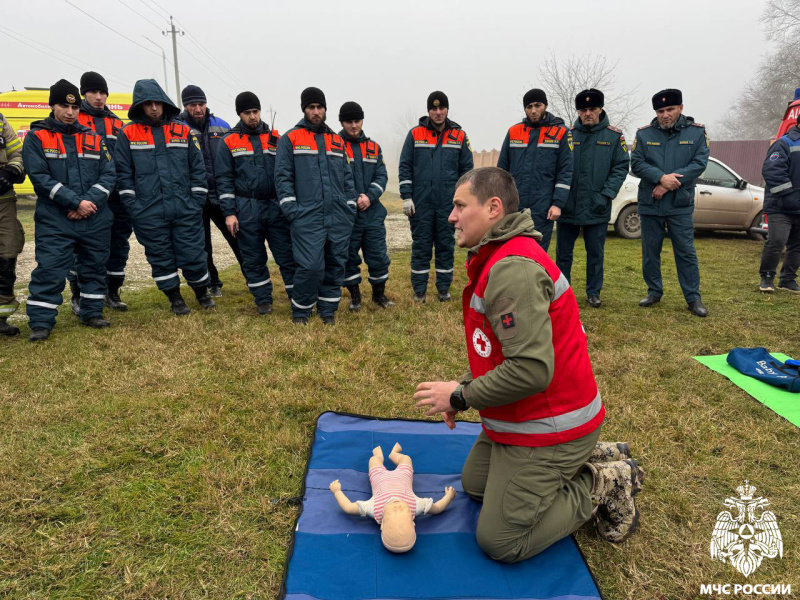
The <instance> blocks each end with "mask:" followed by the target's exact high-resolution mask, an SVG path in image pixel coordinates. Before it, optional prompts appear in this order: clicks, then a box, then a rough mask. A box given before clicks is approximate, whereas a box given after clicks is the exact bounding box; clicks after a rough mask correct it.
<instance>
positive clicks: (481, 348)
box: [472, 327, 492, 358]
mask: <svg viewBox="0 0 800 600" xmlns="http://www.w3.org/2000/svg"><path fill="white" fill-rule="evenodd" d="M472 346H473V347H474V348H475V352H477V353H478V355H479V356H482V357H483V358H488V357H489V355H490V354H491V353H492V342H490V341H489V338H488V337H486V334H485V333H483V331H481V330H480V328H478V327H476V328H475V331H474V332H473V333H472Z"/></svg>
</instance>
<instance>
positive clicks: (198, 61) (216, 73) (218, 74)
mask: <svg viewBox="0 0 800 600" xmlns="http://www.w3.org/2000/svg"><path fill="white" fill-rule="evenodd" d="M178 47H180V48H181V49H182V50H183V51H184V56H188V57H189V58H191V59H192V60H193V61H195V62H196V63H197V64H198V65H200V66H201V67H203V68H205V69H208V70H209V71H211V72H212V73H213V74H215V75H217V76H218V77H219V76H220V73H219V72H218V71H215V70H214V69H212V68H211V65H209V64H204V63H202V62H201V61H200V60H199V59H198V58H196V57H195V56H194V55H193V54H192V53H191V52H189V51H187V50H186V48H184V47H183V46H182V45H181V44H180V42H179V43H178ZM219 82H220V83H222V84H224V85H226V86H227V87H228V88H230V89H231V90H233V91H234V92H236V91H237V90H236V88H234V87H233V86H231V85H230V83H228V82H227V81H225V80H223V79H222V78H221V77H220V79H219ZM226 93H227V92H226ZM237 93H238V92H237ZM229 95H230V94H229ZM230 96H231V98H233V95H230Z"/></svg>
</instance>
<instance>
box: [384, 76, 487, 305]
mask: <svg viewBox="0 0 800 600" xmlns="http://www.w3.org/2000/svg"><path fill="white" fill-rule="evenodd" d="M449 112H450V102H449V101H448V99H447V96H446V95H445V94H444V92H438V91H437V92H433V93H431V95H430V96H428V116H427V117H422V118H421V119H420V120H419V125H417V126H416V127H414V128H413V129H412V130H411V131H409V132H408V135H407V136H406V141H405V143H404V144H403V151H402V153H401V154H400V196H401V197H402V199H403V214H405V215H406V216H407V217H408V220H409V222H410V224H411V239H412V242H411V286H412V287H413V288H414V300H415V301H417V302H420V303H424V302H425V295H426V293H427V290H428V278H429V274H430V269H431V257H432V255H433V250H434V248H435V249H436V262H435V266H436V290H437V292H438V295H439V301H440V302H448V301H449V300H450V285H451V284H452V283H453V261H454V254H453V249H454V247H455V240H454V238H453V233H454V231H455V230H454V228H453V225H452V224H451V223H449V222H448V220H447V218H448V216H449V215H450V210H451V205H452V202H453V193H454V192H455V185H456V181H457V180H458V178H459V177H461V176H462V175H463V174H464V173H466V172H467V171H469V170H471V169H472V166H473V162H472V148H470V146H469V138H467V134H466V132H465V131H463V130H462V129H461V126H460V125H459V124H458V123H456V122H454V121H451V120H450V119H449V118H448V117H447V115H448V113H449Z"/></svg>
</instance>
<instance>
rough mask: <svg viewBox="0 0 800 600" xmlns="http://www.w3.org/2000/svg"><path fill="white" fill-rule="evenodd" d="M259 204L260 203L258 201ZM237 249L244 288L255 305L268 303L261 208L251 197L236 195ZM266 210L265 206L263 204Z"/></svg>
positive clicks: (265, 251) (269, 302) (268, 282)
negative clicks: (240, 259)
mask: <svg viewBox="0 0 800 600" xmlns="http://www.w3.org/2000/svg"><path fill="white" fill-rule="evenodd" d="M260 204H262V205H263V203H260ZM236 205H237V215H236V216H237V218H238V220H239V233H238V234H237V235H236V239H237V240H238V242H239V251H240V252H241V253H242V271H244V277H245V280H246V281H247V289H249V290H250V293H251V294H253V300H254V301H255V303H256V304H257V305H261V304H272V281H271V280H270V277H269V269H268V267H267V248H266V246H265V244H264V242H265V240H266V228H265V227H264V225H263V223H264V219H263V218H262V215H261V207H260V206H259V204H258V200H256V199H254V198H237V200H236ZM263 210H264V211H266V206H264V207H263Z"/></svg>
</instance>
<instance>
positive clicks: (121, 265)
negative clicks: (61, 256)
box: [68, 71, 133, 315]
mask: <svg viewBox="0 0 800 600" xmlns="http://www.w3.org/2000/svg"><path fill="white" fill-rule="evenodd" d="M81 95H82V96H83V101H82V102H81V111H80V112H79V113H78V122H79V123H80V124H81V125H83V126H84V127H88V128H89V129H91V130H92V131H94V132H95V133H96V134H97V135H99V136H100V137H102V138H103V140H105V142H106V146H107V147H108V151H109V152H110V153H111V155H112V156H113V154H114V148H115V146H116V145H117V134H119V131H120V130H121V129H122V121H121V120H120V119H119V118H118V117H117V115H115V114H114V113H113V112H111V111H110V110H109V109H108V107H107V106H106V100H107V99H108V84H107V83H106V80H105V78H104V77H103V76H102V75H100V74H99V73H95V72H94V71H87V72H86V73H84V74H83V75H81ZM108 207H109V208H110V209H111V213H112V214H113V215H114V222H113V223H112V225H111V248H110V251H109V254H108V262H106V282H107V284H108V293H107V294H106V297H105V299H104V302H105V305H106V306H107V307H108V308H112V309H114V310H119V311H125V310H128V305H127V304H125V303H124V302H123V301H122V299H120V297H119V290H120V288H121V287H122V284H123V283H124V282H125V265H126V264H127V263H128V253H129V252H130V249H131V245H130V243H129V242H128V240H129V239H130V237H131V233H132V232H133V224H132V223H131V217H130V215H129V214H128V210H127V209H126V208H125V207H124V206H123V204H122V202H121V201H120V199H119V193H118V192H117V189H116V186H115V187H114V189H112V190H111V195H110V196H109V197H108ZM76 267H77V265H76ZM68 279H69V287H70V290H71V291H72V312H73V313H75V314H76V315H79V314H80V304H79V300H80V295H81V290H80V286H79V285H78V277H77V268H76V269H73V270H71V271H70V272H69V277H68Z"/></svg>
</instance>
